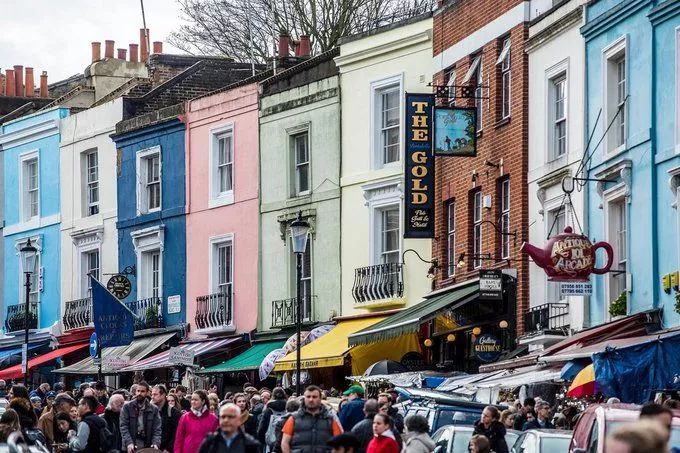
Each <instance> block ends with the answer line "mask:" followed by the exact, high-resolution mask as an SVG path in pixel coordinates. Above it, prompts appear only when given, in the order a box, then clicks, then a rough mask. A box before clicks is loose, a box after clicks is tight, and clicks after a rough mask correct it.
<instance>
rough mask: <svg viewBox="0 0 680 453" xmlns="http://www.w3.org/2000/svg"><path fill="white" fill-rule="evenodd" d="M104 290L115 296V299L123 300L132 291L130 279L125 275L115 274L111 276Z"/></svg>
mask: <svg viewBox="0 0 680 453" xmlns="http://www.w3.org/2000/svg"><path fill="white" fill-rule="evenodd" d="M106 289H108V290H109V292H110V293H111V294H113V295H114V296H116V298H118V299H120V300H123V299H125V298H126V297H127V296H129V295H130V291H132V284H130V279H129V278H127V277H126V276H125V275H123V274H116V275H114V276H112V277H111V278H110V279H109V281H108V282H107V283H106Z"/></svg>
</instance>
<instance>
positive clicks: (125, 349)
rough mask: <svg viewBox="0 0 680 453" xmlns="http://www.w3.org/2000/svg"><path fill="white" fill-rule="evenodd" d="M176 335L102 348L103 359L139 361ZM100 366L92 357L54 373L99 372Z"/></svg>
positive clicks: (169, 334)
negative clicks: (120, 358) (125, 358)
mask: <svg viewBox="0 0 680 453" xmlns="http://www.w3.org/2000/svg"><path fill="white" fill-rule="evenodd" d="M173 336H175V333H164V334H161V335H153V336H149V337H143V338H135V339H134V340H132V343H130V344H129V345H127V346H116V347H115V348H104V349H103V350H102V359H105V358H106V357H119V356H128V357H130V363H133V364H134V363H137V362H139V361H140V360H142V359H143V358H144V357H146V356H148V355H149V354H151V353H152V352H154V351H155V350H156V349H158V348H159V347H160V346H161V345H162V344H163V343H165V342H167V341H168V340H169V339H170V338H172V337H173ZM98 368H99V367H97V366H96V365H95V364H94V362H93V361H92V357H88V358H86V359H83V360H81V361H80V362H78V363H74V364H73V365H69V366H67V367H64V368H60V369H58V370H54V371H53V373H57V374H91V375H95V374H97V371H98Z"/></svg>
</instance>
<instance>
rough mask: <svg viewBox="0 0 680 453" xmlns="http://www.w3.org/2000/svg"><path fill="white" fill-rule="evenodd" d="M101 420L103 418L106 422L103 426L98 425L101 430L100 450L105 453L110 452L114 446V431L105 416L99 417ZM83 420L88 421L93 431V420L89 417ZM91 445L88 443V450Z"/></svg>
mask: <svg viewBox="0 0 680 453" xmlns="http://www.w3.org/2000/svg"><path fill="white" fill-rule="evenodd" d="M97 418H99V417H97ZM99 420H101V421H102V422H103V423H104V424H103V425H102V426H97V427H96V428H97V429H98V430H99V451H100V452H103V453H108V452H109V451H111V450H113V448H114V443H113V433H112V432H111V430H110V429H109V425H108V423H106V421H105V420H104V419H103V418H99ZM83 421H84V422H85V423H87V426H89V428H90V431H91V430H92V427H93V425H94V423H93V422H92V421H91V420H87V418H84V419H83ZM89 447H90V446H89V445H88V450H89Z"/></svg>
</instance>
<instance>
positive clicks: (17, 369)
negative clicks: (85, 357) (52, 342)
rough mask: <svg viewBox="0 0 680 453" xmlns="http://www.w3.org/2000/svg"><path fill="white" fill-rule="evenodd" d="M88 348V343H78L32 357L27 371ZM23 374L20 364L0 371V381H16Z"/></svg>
mask: <svg viewBox="0 0 680 453" xmlns="http://www.w3.org/2000/svg"><path fill="white" fill-rule="evenodd" d="M88 346H89V342H88V343H79V344H74V345H71V346H64V347H62V348H57V349H54V350H52V351H50V352H48V353H46V354H42V355H39V356H38V357H34V358H32V359H30V360H29V361H28V369H29V370H31V369H32V368H35V367H38V366H40V365H42V364H44V363H49V362H51V361H53V360H55V359H57V358H59V357H64V356H66V355H68V354H71V353H73V352H76V351H79V350H81V349H85V348H87V347H88ZM23 375H24V374H23V373H22V371H21V364H19V365H14V366H12V367H9V368H7V369H4V370H1V371H0V379H18V378H20V377H22V376H23Z"/></svg>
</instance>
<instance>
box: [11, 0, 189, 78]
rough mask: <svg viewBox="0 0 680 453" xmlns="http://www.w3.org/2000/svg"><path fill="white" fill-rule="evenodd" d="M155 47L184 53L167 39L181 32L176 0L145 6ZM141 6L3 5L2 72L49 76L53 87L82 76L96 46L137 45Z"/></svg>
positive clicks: (99, 1) (71, 0) (129, 1)
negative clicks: (26, 71)
mask: <svg viewBox="0 0 680 453" xmlns="http://www.w3.org/2000/svg"><path fill="white" fill-rule="evenodd" d="M144 12H145V15H146V25H147V28H149V30H150V31H149V34H150V38H151V42H153V41H163V52H165V53H181V52H180V51H179V50H178V49H176V48H174V47H172V46H170V45H169V44H168V43H167V41H166V38H167V36H168V35H169V34H170V32H171V31H173V30H175V29H176V28H178V27H179V26H180V25H181V24H182V21H181V19H180V17H179V16H180V14H179V7H178V5H177V3H176V0H144ZM140 28H143V27H142V13H141V6H140V0H0V68H1V69H2V72H3V74H4V72H5V69H11V68H12V66H14V65H22V66H24V67H26V66H28V67H32V68H34V74H35V83H36V86H37V85H39V83H40V77H39V74H41V73H42V71H47V74H48V80H49V83H52V82H56V81H58V80H62V79H65V78H67V77H69V76H71V75H74V74H77V73H82V72H83V70H84V69H85V68H86V67H87V65H89V64H90V60H91V55H92V53H91V45H90V43H91V42H92V41H100V42H101V43H102V47H101V51H102V56H103V54H104V41H105V40H107V39H112V40H114V41H115V42H116V44H115V48H116V49H117V48H119V47H120V48H126V49H127V48H128V45H129V44H130V43H139V29H140Z"/></svg>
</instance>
